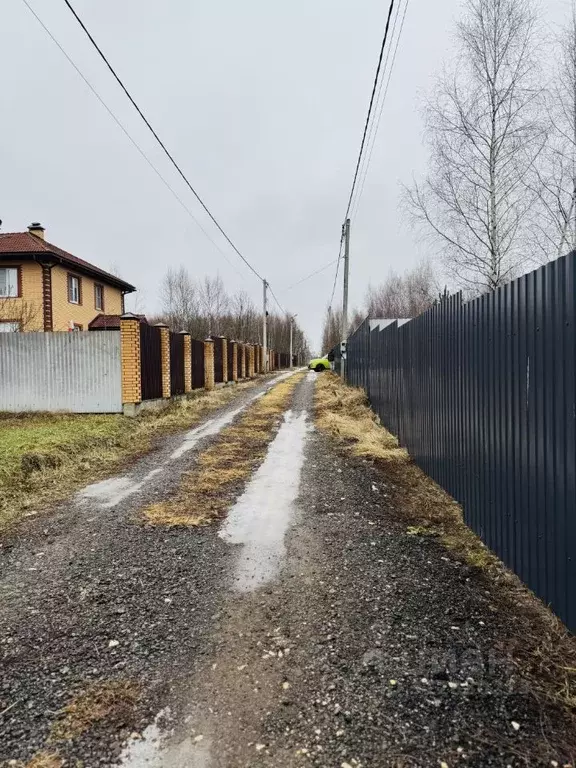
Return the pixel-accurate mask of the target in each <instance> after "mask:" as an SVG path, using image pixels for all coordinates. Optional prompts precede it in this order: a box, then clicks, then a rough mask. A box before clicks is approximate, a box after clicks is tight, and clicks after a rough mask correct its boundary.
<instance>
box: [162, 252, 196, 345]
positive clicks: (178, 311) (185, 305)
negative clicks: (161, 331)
mask: <svg viewBox="0 0 576 768" xmlns="http://www.w3.org/2000/svg"><path fill="white" fill-rule="evenodd" d="M160 301H161V305H162V315H163V317H164V318H165V321H166V323H167V324H168V325H170V326H171V327H172V328H174V329H177V330H188V328H189V327H190V324H191V322H192V321H193V319H194V317H195V316H196V315H197V314H198V297H197V291H196V286H195V285H194V282H193V280H192V279H191V277H190V275H189V274H188V272H187V270H186V268H185V267H179V268H178V269H168V271H167V272H166V274H165V276H164V279H163V280H162V284H161V286H160Z"/></svg>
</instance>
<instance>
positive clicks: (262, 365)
mask: <svg viewBox="0 0 576 768" xmlns="http://www.w3.org/2000/svg"><path fill="white" fill-rule="evenodd" d="M266 352H267V350H265V349H264V347H260V370H261V371H262V373H266V372H267V371H268V366H267V365H266ZM268 354H270V351H269V350H268Z"/></svg>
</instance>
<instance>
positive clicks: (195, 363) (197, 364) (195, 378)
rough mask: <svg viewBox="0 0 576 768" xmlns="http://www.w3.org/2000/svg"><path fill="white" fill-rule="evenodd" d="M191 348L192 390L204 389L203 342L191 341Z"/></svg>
mask: <svg viewBox="0 0 576 768" xmlns="http://www.w3.org/2000/svg"><path fill="white" fill-rule="evenodd" d="M190 341H191V348H192V389H202V388H203V387H204V383H205V381H204V376H205V374H204V342H203V341H198V340H197V339H191V340H190Z"/></svg>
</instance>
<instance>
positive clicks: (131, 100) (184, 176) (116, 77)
mask: <svg viewBox="0 0 576 768" xmlns="http://www.w3.org/2000/svg"><path fill="white" fill-rule="evenodd" d="M64 3H65V4H66V6H67V7H68V9H69V10H70V12H71V13H72V15H73V16H74V18H75V19H76V21H77V22H78V24H79V25H80V27H81V28H82V30H83V31H84V33H85V35H86V37H87V38H88V39H89V40H90V42H91V44H92V45H93V46H94V48H95V49H96V51H97V52H98V54H99V56H100V58H101V59H102V61H103V62H104V63H105V64H106V66H107V67H108V69H109V70H110V72H111V73H112V75H113V77H114V79H115V80H116V82H117V83H118V85H119V86H120V88H122V90H123V91H124V93H125V95H126V96H127V98H128V100H129V101H130V103H131V104H132V106H133V107H134V109H135V110H136V112H137V113H138V114H139V115H140V117H141V118H142V120H143V121H144V123H145V125H146V127H147V128H148V130H149V131H150V133H151V134H152V135H153V136H154V138H155V139H156V141H157V142H158V144H159V146H160V147H161V149H162V150H163V152H164V154H165V155H166V157H167V158H168V159H169V160H170V162H171V163H172V165H173V166H174V168H175V169H176V171H177V172H178V174H179V175H180V176H181V178H182V179H183V180H184V182H185V184H186V186H187V187H188V188H189V189H190V191H191V192H192V194H193V195H194V197H195V198H196V199H197V200H198V202H199V203H200V205H201V206H202V208H203V209H204V211H205V212H206V213H207V214H208V216H209V217H210V219H211V220H212V222H213V224H214V225H215V226H216V228H217V229H218V230H219V232H220V233H221V234H222V235H223V237H224V238H225V240H226V241H227V242H228V244H229V245H230V246H231V248H232V249H233V250H234V251H235V253H236V254H237V255H238V256H239V257H240V258H241V259H242V261H243V262H244V263H245V264H246V266H247V267H248V269H250V271H251V272H252V273H253V274H254V275H256V277H257V278H258V279H259V280H263V279H264V278H263V277H262V276H261V275H260V274H259V273H258V272H257V271H256V269H255V268H254V267H253V266H252V264H250V262H249V261H248V259H247V258H246V257H245V256H244V255H243V254H242V252H241V251H240V250H239V249H238V247H237V246H236V245H235V244H234V242H233V241H232V239H231V238H230V237H229V235H228V234H227V233H226V231H225V230H224V228H223V227H222V226H221V224H220V223H219V221H218V220H217V219H216V217H215V216H214V214H213V213H212V211H211V210H210V209H209V208H208V206H207V205H206V203H205V202H204V200H203V199H202V198H201V197H200V195H199V194H198V192H197V191H196V189H195V188H194V187H193V186H192V184H191V183H190V181H189V180H188V178H187V176H186V174H185V173H184V171H183V170H182V169H181V167H180V166H179V165H178V163H177V162H176V160H175V159H174V156H173V155H172V154H171V153H170V152H169V151H168V149H167V147H166V145H165V144H164V142H163V141H162V139H161V138H160V136H159V135H158V133H157V132H156V131H155V130H154V128H153V127H152V125H151V123H150V121H149V120H148V119H147V117H146V116H145V115H144V113H143V111H142V110H141V109H140V107H139V106H138V104H137V103H136V101H135V100H134V98H133V97H132V95H131V94H130V91H129V90H128V88H127V87H126V86H125V85H124V83H123V82H122V80H121V79H120V77H119V75H118V74H117V73H116V70H115V69H114V67H113V66H112V64H110V62H109V61H108V59H107V57H106V55H105V54H104V53H103V51H102V49H101V48H100V46H99V45H98V43H97V42H96V40H95V39H94V37H93V36H92V34H91V33H90V31H89V30H88V28H87V27H86V25H85V24H84V22H83V21H82V19H81V18H80V16H79V15H78V14H77V13H76V11H75V10H74V7H73V6H72V4H71V3H70V0H64Z"/></svg>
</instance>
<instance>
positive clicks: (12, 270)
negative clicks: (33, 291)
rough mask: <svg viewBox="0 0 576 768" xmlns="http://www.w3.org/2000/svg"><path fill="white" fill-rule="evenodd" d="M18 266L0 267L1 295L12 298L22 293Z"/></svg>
mask: <svg viewBox="0 0 576 768" xmlns="http://www.w3.org/2000/svg"><path fill="white" fill-rule="evenodd" d="M18 271H19V270H18V267H2V268H0V297H2V298H10V297H16V296H19V295H20V291H19V290H18V289H19V287H20V286H19V283H20V281H19V279H18V277H19V274H18Z"/></svg>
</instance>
